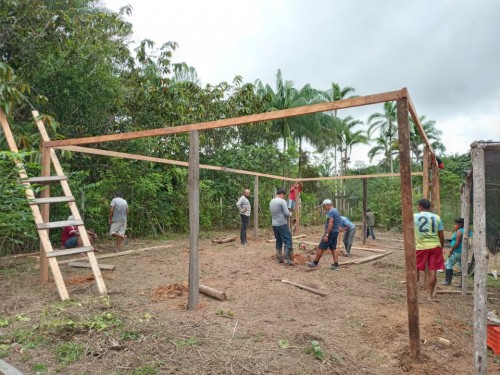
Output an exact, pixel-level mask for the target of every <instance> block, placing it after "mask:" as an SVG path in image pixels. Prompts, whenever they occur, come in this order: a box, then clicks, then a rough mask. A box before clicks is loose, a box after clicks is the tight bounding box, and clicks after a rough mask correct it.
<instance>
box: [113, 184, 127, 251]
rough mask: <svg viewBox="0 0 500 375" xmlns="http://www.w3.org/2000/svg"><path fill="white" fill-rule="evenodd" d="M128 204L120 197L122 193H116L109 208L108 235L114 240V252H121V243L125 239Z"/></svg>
mask: <svg viewBox="0 0 500 375" xmlns="http://www.w3.org/2000/svg"><path fill="white" fill-rule="evenodd" d="M127 217H128V203H127V201H126V200H125V199H123V197H122V193H120V192H119V191H117V192H116V193H115V197H114V198H113V200H112V201H111V204H110V207H109V225H111V229H110V230H109V235H110V236H111V237H115V238H116V251H120V250H122V247H123V242H124V241H125V239H126V238H127V236H126V235H125V230H126V229H127Z"/></svg>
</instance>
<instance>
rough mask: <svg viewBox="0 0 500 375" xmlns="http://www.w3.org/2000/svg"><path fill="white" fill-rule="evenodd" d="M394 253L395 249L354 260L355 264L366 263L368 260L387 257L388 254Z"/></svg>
mask: <svg viewBox="0 0 500 375" xmlns="http://www.w3.org/2000/svg"><path fill="white" fill-rule="evenodd" d="M392 253H393V251H388V252H387V253H385V254H379V255H373V256H371V257H366V258H363V259H359V260H358V261H356V262H354V264H362V263H366V262H371V261H372V260H375V259H379V258H383V257H386V256H387V255H390V254H392Z"/></svg>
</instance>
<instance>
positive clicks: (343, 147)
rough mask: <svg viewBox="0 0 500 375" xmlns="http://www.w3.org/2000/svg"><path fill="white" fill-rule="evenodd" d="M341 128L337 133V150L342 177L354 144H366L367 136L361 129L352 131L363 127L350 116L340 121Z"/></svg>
mask: <svg viewBox="0 0 500 375" xmlns="http://www.w3.org/2000/svg"><path fill="white" fill-rule="evenodd" d="M341 124H342V127H341V129H340V132H339V146H338V150H339V152H340V155H341V169H340V174H341V175H342V176H345V175H347V171H348V167H347V165H348V163H349V161H350V157H351V152H352V147H353V146H354V145H356V144H360V143H362V144H367V143H368V136H367V135H366V132H365V131H364V130H362V129H360V130H354V128H355V127H356V126H358V125H363V121H360V120H356V119H354V118H353V117H352V116H347V117H346V118H344V119H342V122H341Z"/></svg>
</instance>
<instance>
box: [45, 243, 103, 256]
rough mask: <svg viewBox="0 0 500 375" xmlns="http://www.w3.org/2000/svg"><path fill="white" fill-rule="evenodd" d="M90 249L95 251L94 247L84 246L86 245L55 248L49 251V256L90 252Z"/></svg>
mask: <svg viewBox="0 0 500 375" xmlns="http://www.w3.org/2000/svg"><path fill="white" fill-rule="evenodd" d="M89 251H94V247H93V246H84V247H75V248H73V249H64V250H54V251H48V252H47V258H52V257H60V256H63V255H71V254H80V253H88V252H89Z"/></svg>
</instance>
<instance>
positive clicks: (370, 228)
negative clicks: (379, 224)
mask: <svg viewBox="0 0 500 375" xmlns="http://www.w3.org/2000/svg"><path fill="white" fill-rule="evenodd" d="M370 236H372V238H373V239H374V240H375V232H374V231H373V225H368V226H367V227H366V238H368V237H370Z"/></svg>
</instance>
